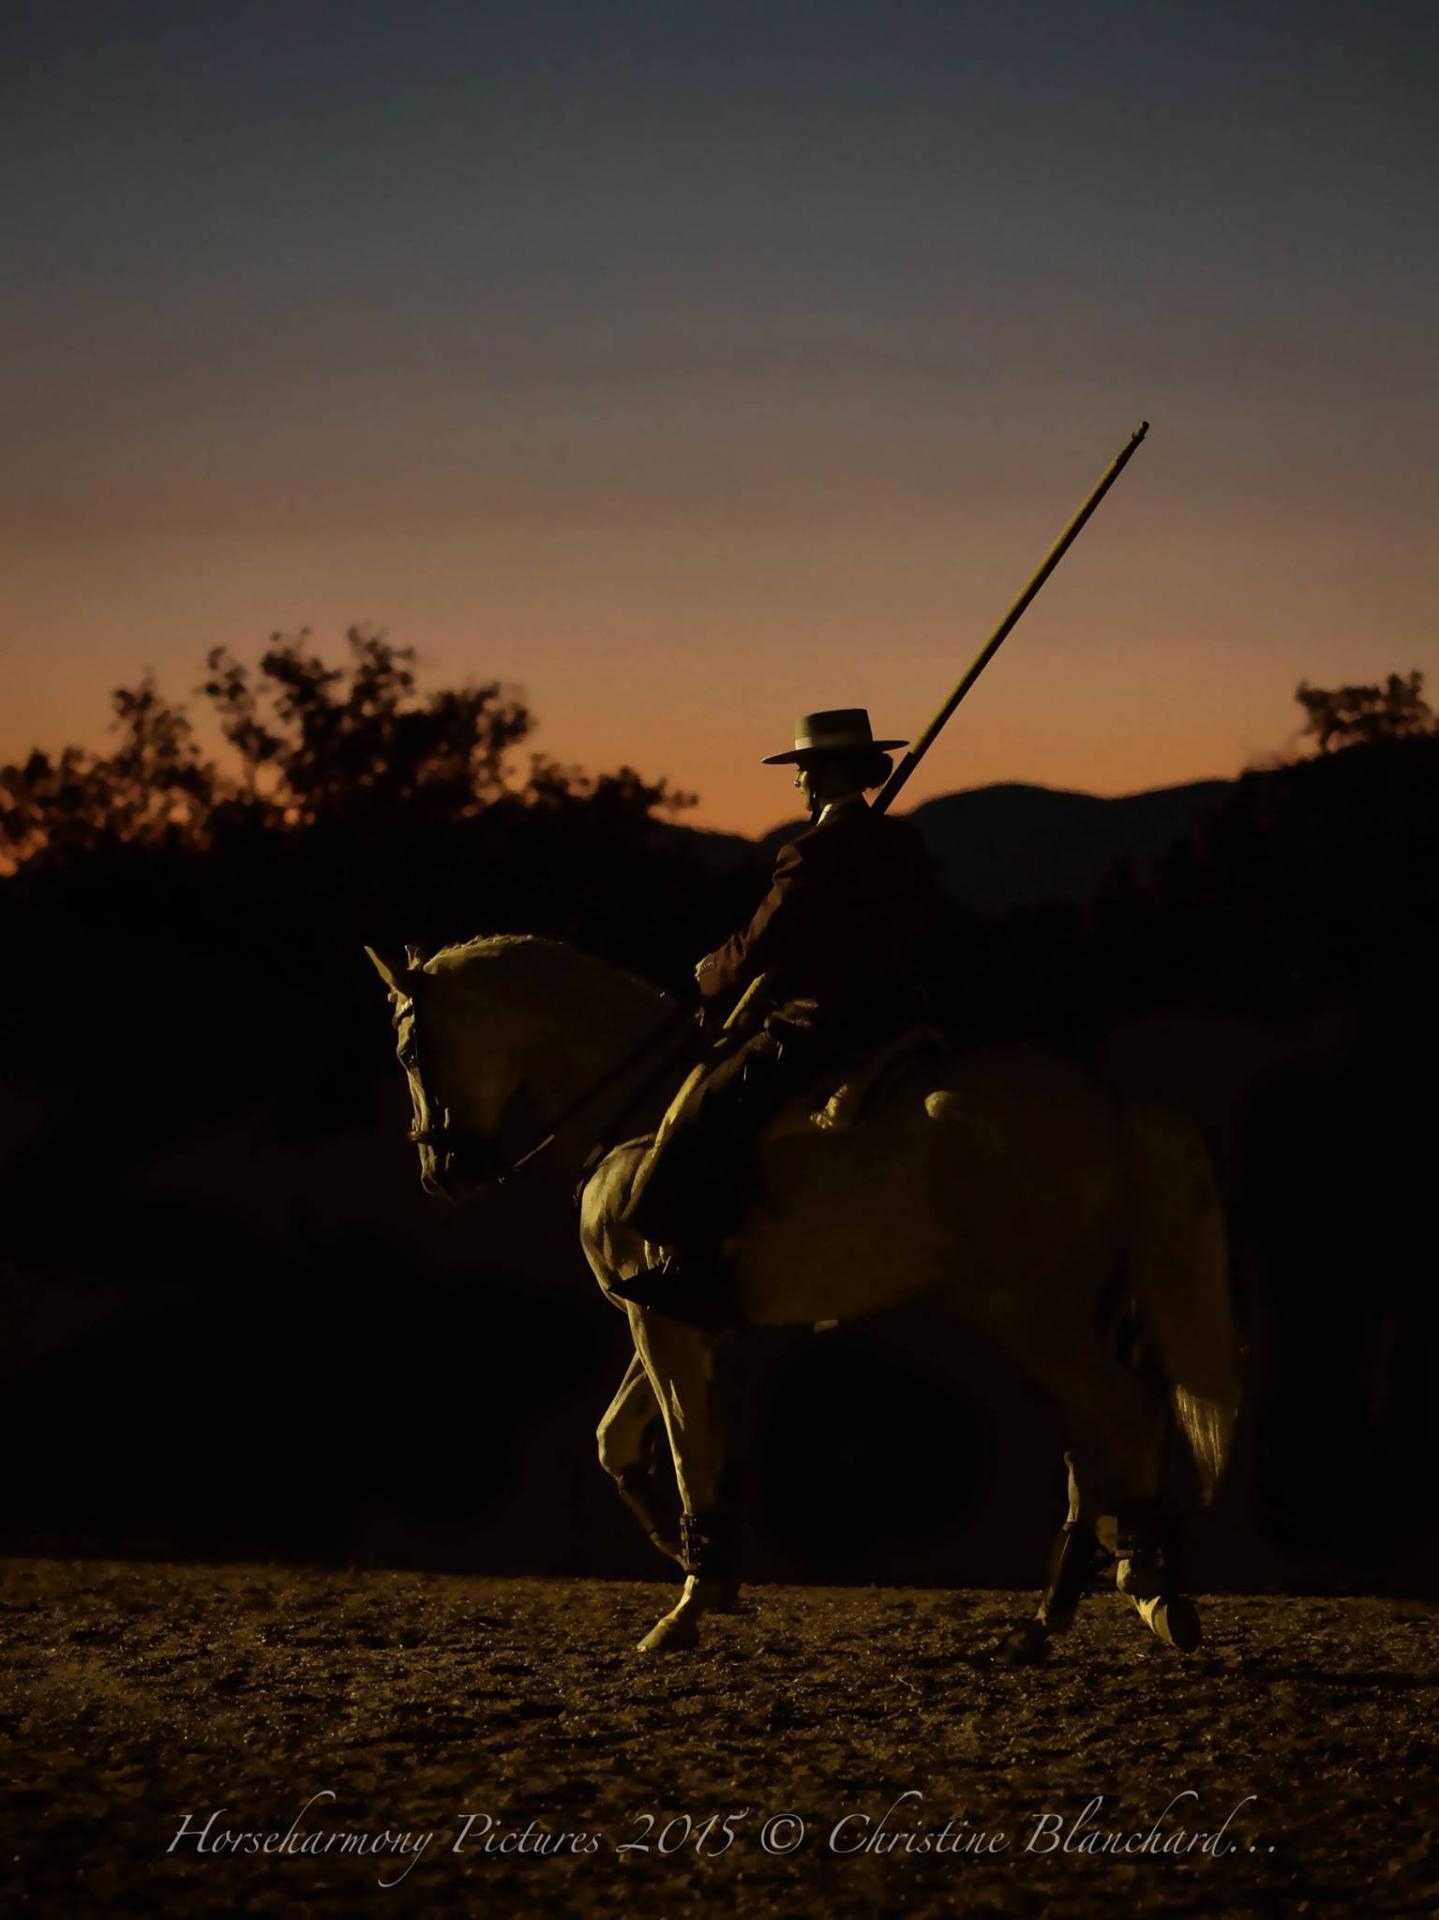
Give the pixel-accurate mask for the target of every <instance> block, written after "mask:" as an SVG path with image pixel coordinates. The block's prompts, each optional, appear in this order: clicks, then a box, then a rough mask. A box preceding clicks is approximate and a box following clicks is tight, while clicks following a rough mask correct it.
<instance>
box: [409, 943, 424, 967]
mask: <svg viewBox="0 0 1439 1920" xmlns="http://www.w3.org/2000/svg"><path fill="white" fill-rule="evenodd" d="M405 961H406V964H407V965H408V967H409V969H410V972H411V973H418V972H419V971H420V969H421V967H423V966H424V964H425V956H424V954H423V953H422V952H421V951H420V949H419V948H418V947H417V946H414V945H409V946H407V947H406V948H405Z"/></svg>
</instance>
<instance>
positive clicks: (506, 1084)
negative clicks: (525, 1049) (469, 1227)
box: [365, 942, 524, 1201]
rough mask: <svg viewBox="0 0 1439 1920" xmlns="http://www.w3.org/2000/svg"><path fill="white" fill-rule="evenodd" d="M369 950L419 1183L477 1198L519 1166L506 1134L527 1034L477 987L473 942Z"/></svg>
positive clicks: (449, 1195)
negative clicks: (383, 998) (381, 989)
mask: <svg viewBox="0 0 1439 1920" xmlns="http://www.w3.org/2000/svg"><path fill="white" fill-rule="evenodd" d="M481 944H487V943H474V942H472V943H471V946H472V948H473V947H476V946H479V945H481ZM496 944H497V943H496ZM365 951H366V953H367V954H369V956H370V959H371V960H372V961H373V962H374V965H375V969H376V971H377V972H378V973H379V975H380V978H381V979H382V980H383V981H384V983H385V985H386V986H387V987H388V988H389V990H390V1002H391V1007H392V1013H391V1024H392V1025H393V1026H394V1029H395V1052H396V1055H397V1056H398V1058H399V1062H400V1065H401V1066H402V1067H403V1068H404V1070H405V1077H406V1079H407V1080H408V1081H409V1085H410V1102H411V1106H412V1108H413V1112H414V1121H413V1124H412V1126H411V1128H410V1131H409V1136H408V1137H409V1138H410V1139H411V1140H412V1141H413V1142H414V1144H415V1145H416V1146H417V1147H418V1148H419V1150H420V1181H421V1184H422V1185H423V1187H424V1189H425V1191H426V1192H427V1193H433V1194H438V1195H441V1196H443V1197H444V1198H445V1199H447V1200H455V1201H460V1200H467V1199H470V1198H471V1197H472V1196H473V1195H474V1194H476V1193H478V1192H479V1191H480V1190H481V1189H482V1188H484V1187H487V1186H489V1185H491V1184H492V1183H493V1182H495V1181H497V1180H503V1179H504V1178H505V1177H506V1175H507V1174H508V1173H510V1172H511V1170H512V1168H511V1162H510V1159H509V1158H508V1157H507V1155H506V1154H505V1153H504V1152H503V1151H502V1148H501V1144H500V1142H501V1134H502V1130H503V1129H504V1127H505V1121H506V1113H507V1109H509V1108H510V1107H511V1105H512V1102H514V1101H515V1099H516V1096H517V1095H519V1094H520V1092H521V1090H522V1086H523V1083H524V1067H523V1060H522V1053H521V1047H522V1040H523V1036H522V1034H521V1033H520V1032H519V1031H518V1030H517V1028H516V1025H515V1023H514V1021H513V1020H512V1019H508V1020H507V1019H506V1017H505V1016H506V1000H505V996H503V995H495V994H494V993H491V994H489V995H484V994H481V993H479V992H478V991H477V986H478V984H479V982H478V981H477V979H476V969H475V967H474V966H473V965H472V964H467V962H470V961H472V960H473V958H475V957H476V956H475V955H473V954H472V953H471V952H470V950H467V949H464V948H446V949H444V950H443V951H441V952H440V953H437V954H435V955H433V956H432V957H431V958H430V959H429V960H425V959H423V958H422V957H421V955H420V952H419V949H418V948H416V947H407V948H406V950H405V957H404V959H403V960H399V959H395V958H386V957H385V956H384V955H382V954H379V953H377V952H376V951H375V949H374V948H373V947H366V949H365ZM491 984H492V983H491Z"/></svg>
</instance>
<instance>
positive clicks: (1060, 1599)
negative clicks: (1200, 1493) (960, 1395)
mask: <svg viewBox="0 0 1439 1920" xmlns="http://www.w3.org/2000/svg"><path fill="white" fill-rule="evenodd" d="M1026 1358H1027V1359H1028V1362H1029V1364H1030V1366H1031V1369H1032V1370H1033V1371H1034V1373H1035V1374H1036V1376H1037V1377H1038V1378H1039V1379H1040V1380H1041V1381H1042V1383H1043V1384H1044V1385H1046V1386H1047V1387H1049V1389H1050V1390H1051V1391H1052V1392H1053V1393H1054V1394H1055V1396H1056V1398H1057V1399H1058V1400H1059V1402H1060V1405H1061V1408H1062V1410H1063V1412H1064V1414H1065V1416H1066V1424H1067V1425H1068V1426H1069V1429H1070V1432H1071V1435H1072V1436H1073V1437H1072V1440H1071V1447H1070V1451H1069V1452H1068V1453H1067V1454H1066V1455H1065V1461H1066V1464H1067V1466H1068V1468H1069V1513H1068V1517H1067V1519H1066V1521H1065V1524H1064V1526H1063V1528H1062V1529H1061V1531H1060V1535H1059V1538H1058V1540H1057V1542H1056V1545H1055V1549H1054V1553H1053V1556H1052V1558H1051V1562H1050V1573H1049V1580H1048V1582H1047V1584H1046V1587H1045V1590H1044V1593H1043V1595H1042V1596H1041V1599H1040V1602H1039V1606H1038V1609H1037V1610H1036V1612H1035V1614H1034V1617H1033V1619H1031V1620H1028V1621H1025V1622H1024V1623H1023V1624H1022V1625H1021V1626H1020V1627H1019V1628H1017V1629H1016V1631H1015V1632H1014V1633H1013V1634H1012V1635H1011V1636H1010V1638H1009V1639H1008V1641H1007V1642H1006V1643H1005V1649H1004V1651H1005V1653H1006V1655H1007V1657H1008V1658H1009V1659H1010V1660H1012V1661H1016V1662H1025V1661H1030V1660H1036V1659H1040V1658H1042V1657H1043V1655H1044V1652H1045V1650H1046V1648H1047V1646H1048V1643H1049V1641H1050V1639H1051V1638H1052V1636H1053V1635H1055V1634H1056V1633H1061V1632H1063V1631H1064V1629H1065V1628H1066V1627H1068V1626H1069V1625H1070V1624H1071V1622H1072V1621H1073V1619H1074V1614H1075V1610H1076V1608H1077V1606H1078V1603H1079V1600H1080V1597H1081V1595H1082V1594H1083V1592H1084V1590H1085V1588H1086V1586H1088V1585H1089V1584H1090V1582H1091V1581H1092V1580H1093V1579H1094V1578H1095V1576H1096V1575H1097V1574H1099V1573H1100V1572H1108V1571H1109V1570H1111V1569H1112V1570H1113V1572H1114V1576H1115V1585H1116V1586H1117V1588H1118V1590H1119V1591H1120V1592H1121V1593H1123V1594H1125V1595H1127V1596H1128V1598H1129V1599H1130V1600H1131V1601H1132V1603H1133V1605H1134V1606H1135V1608H1136V1609H1137V1611H1138V1612H1139V1614H1140V1617H1141V1618H1142V1619H1143V1620H1144V1621H1145V1624H1146V1625H1148V1626H1149V1627H1151V1628H1152V1629H1153V1630H1154V1632H1155V1633H1157V1634H1158V1635H1159V1636H1160V1638H1161V1639H1164V1640H1167V1641H1169V1642H1170V1643H1171V1644H1172V1645H1174V1646H1177V1647H1180V1648H1181V1649H1182V1650H1185V1651H1188V1650H1189V1649H1190V1648H1192V1647H1194V1646H1197V1645H1198V1641H1199V1623H1198V1615H1197V1614H1196V1613H1195V1611H1194V1608H1193V1605H1192V1603H1191V1602H1190V1601H1188V1600H1187V1599H1185V1598H1183V1596H1182V1595H1180V1594H1179V1593H1178V1592H1177V1590H1176V1588H1175V1585H1174V1557H1173V1553H1172V1549H1171V1547H1170V1528H1169V1527H1168V1525H1167V1523H1166V1521H1165V1517H1164V1516H1163V1514H1162V1512H1161V1509H1160V1507H1159V1503H1158V1489H1159V1478H1160V1466H1161V1461H1162V1457H1163V1448H1164V1437H1165V1432H1166V1428H1167V1424H1168V1408H1167V1403H1166V1400H1165V1397H1164V1394H1163V1392H1162V1389H1161V1387H1160V1384H1159V1383H1158V1382H1157V1380H1156V1379H1155V1378H1154V1377H1153V1376H1152V1374H1150V1373H1148V1372H1144V1371H1140V1370H1136V1369H1135V1368H1133V1367H1131V1366H1129V1365H1126V1364H1124V1363H1123V1362H1121V1361H1120V1359H1119V1358H1118V1357H1117V1356H1116V1355H1114V1354H1113V1353H1111V1352H1109V1351H1108V1350H1107V1349H1106V1347H1105V1346H1104V1344H1103V1343H1102V1342H1099V1341H1096V1340H1092V1339H1091V1340H1090V1341H1087V1342H1086V1341H1083V1340H1075V1341H1074V1342H1073V1343H1072V1344H1071V1345H1069V1346H1068V1347H1067V1349H1066V1348H1064V1347H1061V1346H1058V1345H1050V1346H1048V1347H1047V1350H1046V1351H1043V1352H1041V1353H1039V1354H1037V1355H1036V1354H1034V1353H1031V1354H1029V1355H1027V1356H1026Z"/></svg>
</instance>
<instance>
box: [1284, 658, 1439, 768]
mask: <svg viewBox="0 0 1439 1920" xmlns="http://www.w3.org/2000/svg"><path fill="white" fill-rule="evenodd" d="M1423 686H1424V676H1423V674H1422V673H1411V674H1409V675H1408V677H1407V678H1405V677H1403V676H1401V675H1400V674H1397V673H1391V674H1390V676H1389V678H1388V680H1386V681H1385V683H1384V685H1383V686H1382V687H1377V686H1375V687H1311V686H1310V685H1309V682H1308V681H1307V680H1301V681H1300V683H1299V685H1298V687H1297V688H1296V689H1295V693H1294V697H1295V699H1296V700H1297V701H1298V702H1299V704H1300V706H1301V707H1303V709H1304V711H1305V713H1306V714H1307V715H1308V719H1307V720H1306V722H1305V725H1304V732H1305V733H1306V734H1307V735H1310V736H1312V737H1313V739H1314V740H1315V741H1316V742H1317V743H1318V750H1319V752H1320V753H1332V752H1335V751H1336V750H1337V749H1339V748H1342V747H1354V746H1373V745H1375V744H1376V743H1377V742H1378V741H1380V740H1404V739H1409V738H1412V737H1413V736H1414V735H1415V734H1423V733H1433V732H1434V730H1435V728H1436V726H1439V718H1436V716H1435V714H1434V712H1433V711H1432V709H1431V708H1430V706H1429V703H1428V701H1427V700H1426V699H1425V698H1424V695H1423V691H1422V689H1423Z"/></svg>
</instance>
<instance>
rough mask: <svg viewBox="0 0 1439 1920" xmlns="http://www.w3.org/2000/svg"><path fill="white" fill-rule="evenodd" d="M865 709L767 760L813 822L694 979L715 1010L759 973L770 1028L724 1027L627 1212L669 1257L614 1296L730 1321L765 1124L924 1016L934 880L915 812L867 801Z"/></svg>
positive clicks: (878, 771) (874, 776)
mask: <svg viewBox="0 0 1439 1920" xmlns="http://www.w3.org/2000/svg"><path fill="white" fill-rule="evenodd" d="M904 745H905V742H904V741H903V740H876V739H874V737H873V735H872V733H871V731H870V722H869V714H868V713H867V712H866V711H865V709H864V708H863V707H842V708H837V709H833V710H831V711H829V712H824V713H809V714H804V715H802V716H801V718H800V719H799V721H798V722H797V723H796V726H795V742H794V747H793V749H792V750H791V751H789V752H787V753H775V754H771V755H770V756H769V757H768V758H767V759H766V760H765V761H764V763H763V764H764V765H765V766H769V767H774V766H793V767H794V768H795V769H796V772H795V781H794V784H795V786H796V787H797V788H798V789H799V792H800V794H801V796H802V798H803V799H804V802H805V804H806V806H807V807H808V809H809V812H810V818H811V820H812V822H813V824H812V825H811V826H810V828H809V830H808V831H807V832H805V833H802V834H800V835H799V837H798V838H797V839H795V840H792V841H790V843H789V844H788V845H787V846H785V847H783V848H782V849H781V851H780V854H779V858H778V860H777V861H776V863H775V869H774V880H773V884H772V885H771V887H770V890H769V893H768V894H767V895H766V896H765V899H764V901H763V903H762V904H761V906H760V908H759V911H758V912H757V913H756V914H755V916H754V918H753V919H752V920H751V921H750V923H749V925H748V926H747V927H745V928H744V929H743V930H742V931H740V932H739V933H736V934H735V935H734V936H733V937H732V938H731V939H729V940H727V941H725V943H724V945H723V946H721V947H718V948H716V949H715V951H714V952H713V953H709V954H706V955H705V957H704V959H703V960H701V961H700V962H699V964H698V966H697V967H696V968H695V980H696V983H697V984H698V987H699V991H700V995H701V997H702V999H703V1001H704V1002H705V1004H706V1006H707V1007H711V1006H713V1005H715V1003H717V1002H719V1001H720V1000H721V999H723V998H724V997H726V996H731V995H734V994H736V993H738V992H739V991H740V990H741V989H743V988H744V987H746V986H748V985H749V983H750V982H751V981H753V980H755V979H756V978H758V977H759V976H760V975H761V974H763V975H764V976H765V996H766V999H767V1000H768V1001H769V1003H770V1005H771V1008H772V1010H771V1011H770V1012H769V1013H768V1014H767V1015H766V1016H765V1018H764V1022H763V1025H762V1026H760V1027H759V1029H758V1031H754V1030H753V1029H752V1028H751V1029H750V1030H749V1031H748V1034H747V1036H746V1035H745V1034H744V1033H743V1032H742V1033H741V1035H740V1036H739V1037H738V1038H737V1039H736V1037H734V1036H732V1035H726V1037H725V1040H724V1041H723V1042H722V1043H721V1045H720V1047H719V1048H718V1049H717V1051H718V1053H719V1056H720V1057H719V1060H718V1063H717V1064H716V1065H715V1066H713V1067H712V1068H711V1069H710V1070H709V1071H708V1072H707V1073H706V1074H705V1075H704V1077H703V1078H702V1079H701V1080H700V1082H699V1083H698V1084H697V1085H696V1086H695V1087H694V1088H692V1089H691V1091H690V1093H689V1095H688V1096H687V1098H686V1100H685V1102H684V1104H683V1106H682V1108H681V1109H680V1110H679V1112H678V1113H676V1114H675V1115H673V1116H672V1118H671V1120H670V1124H669V1126H668V1127H667V1129H666V1133H665V1138H664V1141H663V1144H662V1145H661V1146H660V1147H659V1148H651V1150H650V1152H649V1154H648V1155H647V1157H646V1159H645V1161H644V1162H643V1163H642V1165H641V1167H640V1170H639V1172H638V1174H637V1176H636V1179H635V1183H634V1187H633V1190H632V1193H631V1197H630V1201H629V1204H628V1206H627V1207H626V1209H625V1212H624V1215H623V1219H624V1222H625V1224H626V1225H628V1226H631V1227H633V1228H635V1229H636V1230H637V1231H638V1232H639V1233H640V1234H642V1235H643V1237H644V1238H645V1239H646V1240H648V1241H650V1242H651V1243H652V1244H653V1245H656V1246H659V1247H662V1248H664V1249H665V1250H666V1252H665V1257H664V1259H663V1260H662V1261H661V1263H660V1265H659V1266H658V1267H656V1268H652V1269H651V1270H650V1271H649V1272H648V1273H645V1274H641V1275H640V1276H639V1278H638V1279H636V1280H633V1281H630V1282H629V1283H627V1284H626V1285H624V1286H623V1287H622V1288H620V1289H617V1290H618V1291H621V1292H623V1293H624V1295H625V1296H626V1297H627V1298H629V1299H635V1300H639V1301H641V1302H642V1303H643V1304H645V1305H652V1306H656V1307H659V1308H661V1309H668V1310H669V1311H671V1312H678V1313H679V1317H684V1318H695V1319H702V1318H706V1317H707V1318H708V1319H709V1320H710V1321H712V1322H717V1323H721V1322H723V1321H724V1320H726V1319H729V1318H732V1317H734V1310H733V1298H732V1294H733V1287H732V1281H731V1277H730V1275H729V1273H728V1269H727V1265H726V1263H725V1262H724V1261H723V1260H722V1259H721V1258H718V1257H717V1256H718V1250H719V1246H720V1242H721V1241H722V1240H723V1239H724V1238H725V1237H726V1235H727V1234H728V1233H730V1232H732V1231H733V1229H734V1227H735V1225H736V1222H737V1217H738V1214H739V1213H740V1211H741V1210H742V1207H743V1203H744V1199H745V1193H744V1190H743V1182H742V1180H741V1179H740V1178H739V1177H738V1176H739V1175H740V1172H741V1169H742V1167H743V1164H744V1163H745V1161H747V1159H748V1152H749V1148H750V1146H751V1144H752V1142H753V1141H754V1139H755V1137H756V1135H757V1134H758V1132H759V1130H760V1128H761V1127H762V1126H763V1125H764V1123H765V1122H766V1121H767V1120H769V1119H770V1118H771V1117H772V1116H773V1115H774V1114H775V1113H776V1112H777V1111H778V1109H779V1107H780V1106H781V1105H782V1104H783V1103H784V1101H785V1100H786V1099H787V1098H789V1096H790V1095H792V1094H794V1093H797V1092H799V1091H800V1090H801V1089H803V1088H804V1087H806V1086H808V1085H810V1084H812V1083H813V1082H814V1081H815V1080H816V1078H817V1077H818V1076H819V1075H820V1074H821V1073H822V1072H825V1071H829V1072H831V1073H833V1075H834V1077H835V1078H836V1080H837V1079H838V1078H839V1077H840V1075H841V1074H842V1073H843V1071H844V1070H845V1069H846V1068H847V1067H848V1066H850V1065H852V1064H853V1063H854V1061H855V1060H856V1059H857V1057H858V1056H859V1055H860V1054H862V1053H863V1052H865V1051H866V1050H867V1049H869V1048H872V1047H876V1046H879V1045H882V1044H883V1043H884V1042H886V1041H888V1040H892V1039H895V1038H897V1037H898V1036H899V1035H900V1034H902V1033H905V1032H907V1031H908V1030H910V1029H911V1028H913V1027H914V1026H916V1025H919V1024H922V1023H923V1021H924V1020H925V1017H926V1003H925V992H924V975H925V972H926V970H927V963H928V960H929V957H930V953H931V950H932V945H933V936H934V931H935V925H936V920H937V904H938V888H937V885H936V880H935V874H934V868H933V864H932V862H931V860H930V856H929V852H928V850H927V848H926V847H925V844H924V841H923V840H922V839H921V837H920V835H919V833H918V832H917V831H916V829H915V828H914V827H912V826H911V825H910V824H909V823H908V822H907V821H905V820H899V819H895V818H893V817H892V816H891V815H889V814H878V813H874V812H872V811H871V810H870V807H869V804H868V802H867V801H866V800H865V797H864V795H865V792H866V790H867V789H869V788H871V787H878V786H882V785H883V783H884V782H885V780H886V779H887V778H888V777H889V771H890V760H889V757H888V754H887V752H886V751H885V750H886V749H887V748H890V747H902V746H904Z"/></svg>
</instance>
